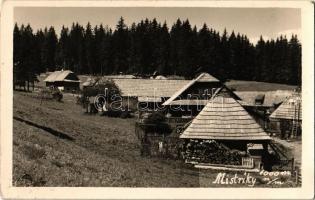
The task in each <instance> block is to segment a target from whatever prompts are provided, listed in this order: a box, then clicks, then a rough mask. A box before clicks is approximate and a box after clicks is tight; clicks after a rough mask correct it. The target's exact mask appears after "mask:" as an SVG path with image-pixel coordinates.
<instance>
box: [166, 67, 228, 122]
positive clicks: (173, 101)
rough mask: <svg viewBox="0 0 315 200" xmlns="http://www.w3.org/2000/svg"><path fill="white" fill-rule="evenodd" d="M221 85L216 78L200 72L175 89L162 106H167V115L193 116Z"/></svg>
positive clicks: (176, 116)
mask: <svg viewBox="0 0 315 200" xmlns="http://www.w3.org/2000/svg"><path fill="white" fill-rule="evenodd" d="M221 86H222V84H221V82H220V81H219V80H218V79H217V78H215V77H213V76H211V75H210V74H208V73H201V74H200V75H199V76H198V77H197V78H195V79H193V80H191V81H190V82H188V83H187V84H186V85H184V86H183V87H182V88H180V89H179V90H178V91H176V92H175V93H174V94H173V95H172V96H171V97H170V98H169V99H168V100H167V101H165V102H164V103H163V106H166V107H167V112H168V113H167V114H168V116H169V117H175V118H185V117H186V118H193V117H194V116H196V115H197V114H198V113H199V112H200V111H201V109H202V108H203V107H204V106H205V104H206V103H207V102H208V100H209V99H210V98H211V97H212V95H213V94H214V93H215V92H216V91H217V89H219V88H221Z"/></svg>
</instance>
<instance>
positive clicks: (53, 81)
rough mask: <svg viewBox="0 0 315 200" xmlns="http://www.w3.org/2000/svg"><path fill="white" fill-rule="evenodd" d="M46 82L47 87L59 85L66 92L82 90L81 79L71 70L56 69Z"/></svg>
mask: <svg viewBox="0 0 315 200" xmlns="http://www.w3.org/2000/svg"><path fill="white" fill-rule="evenodd" d="M44 82H45V83H46V87H57V88H59V89H60V90H62V91H66V92H72V91H78V90H80V80H79V78H78V76H77V75H76V74H75V73H74V72H72V71H70V70H61V71H54V72H52V73H51V74H49V75H48V77H47V78H46V79H45V80H44Z"/></svg>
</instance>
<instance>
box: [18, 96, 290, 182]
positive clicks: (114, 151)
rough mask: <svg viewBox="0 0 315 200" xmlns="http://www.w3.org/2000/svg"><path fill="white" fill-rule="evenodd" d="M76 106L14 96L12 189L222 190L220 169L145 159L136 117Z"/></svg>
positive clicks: (66, 98) (67, 100) (69, 99)
mask: <svg viewBox="0 0 315 200" xmlns="http://www.w3.org/2000/svg"><path fill="white" fill-rule="evenodd" d="M74 102H75V99H74V97H72V96H70V95H65V96H64V100H63V102H60V103H58V102H54V101H42V102H41V101H40V100H39V99H36V98H32V97H30V96H24V95H22V93H19V92H15V93H14V109H13V110H14V111H13V112H14V114H13V115H14V119H13V131H14V133H13V185H14V186H103V187H104V186H105V187H108V186H114V187H118V186H120V187H208V186H210V187H222V185H217V184H213V183H212V182H213V181H214V180H215V179H216V176H217V173H218V172H217V171H214V170H198V169H195V168H190V167H189V166H187V165H185V164H184V163H182V162H181V161H174V160H162V159H157V158H143V157H141V156H140V151H139V142H138V140H137V138H136V136H135V133H134V123H135V119H120V118H108V117H101V116H98V115H87V114H84V113H83V110H82V108H81V107H80V106H79V105H76V104H75V103H74ZM238 173H240V174H242V173H241V172H238ZM233 174H235V172H234V173H233ZM201 179H202V181H200V180H201ZM227 186H230V187H244V186H246V185H224V187H227ZM255 186H258V187H264V186H265V185H261V184H259V181H257V182H256V185H255ZM269 186H273V185H269ZM282 186H286V187H288V186H294V183H293V182H292V181H289V182H286V184H285V185H282ZM275 187H278V186H275Z"/></svg>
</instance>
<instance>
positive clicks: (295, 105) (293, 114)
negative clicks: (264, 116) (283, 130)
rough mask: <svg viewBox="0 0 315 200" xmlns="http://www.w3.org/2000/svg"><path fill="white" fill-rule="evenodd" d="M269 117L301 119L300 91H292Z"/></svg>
mask: <svg viewBox="0 0 315 200" xmlns="http://www.w3.org/2000/svg"><path fill="white" fill-rule="evenodd" d="M270 118H271V119H288V120H293V119H296V120H302V99H301V94H300V93H293V94H292V95H291V96H290V97H289V98H287V99H286V100H285V101H284V102H283V103H282V104H281V105H280V106H279V107H278V108H277V109H276V110H275V111H274V112H273V113H272V114H271V115H270Z"/></svg>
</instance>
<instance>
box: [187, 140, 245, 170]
mask: <svg viewBox="0 0 315 200" xmlns="http://www.w3.org/2000/svg"><path fill="white" fill-rule="evenodd" d="M243 156H244V152H241V151H238V150H230V149H228V148H227V147H226V146H224V145H223V144H220V143H218V142H216V141H215V140H191V141H190V142H189V143H187V144H186V145H185V150H184V158H185V159H186V160H188V161H190V162H197V163H211V164H224V165H241V164H242V157H243Z"/></svg>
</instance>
